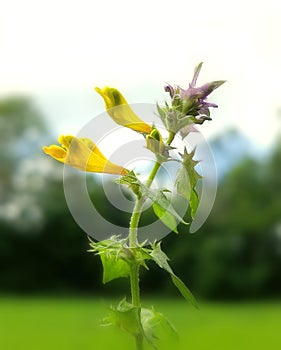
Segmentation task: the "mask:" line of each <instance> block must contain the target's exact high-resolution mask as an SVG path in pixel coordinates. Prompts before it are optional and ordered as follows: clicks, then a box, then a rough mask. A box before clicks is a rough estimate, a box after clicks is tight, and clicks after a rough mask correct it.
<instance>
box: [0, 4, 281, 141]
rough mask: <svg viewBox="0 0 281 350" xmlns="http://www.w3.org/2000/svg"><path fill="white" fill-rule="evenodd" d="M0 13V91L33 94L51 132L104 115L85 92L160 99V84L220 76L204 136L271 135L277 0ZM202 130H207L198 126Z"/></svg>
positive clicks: (279, 14) (277, 94) (279, 59)
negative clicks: (106, 90)
mask: <svg viewBox="0 0 281 350" xmlns="http://www.w3.org/2000/svg"><path fill="white" fill-rule="evenodd" d="M1 7H2V8H1V12H0V50H1V51H0V94H1V96H7V95H13V94H24V95H30V96H32V97H34V98H35V100H36V102H37V103H38V105H39V107H40V108H41V109H42V110H43V113H44V115H45V116H46V118H47V120H48V123H49V126H50V128H51V129H52V130H53V131H54V133H76V132H78V131H79V130H80V128H82V127H83V126H84V125H85V124H86V123H87V122H88V121H89V119H91V118H93V117H94V116H95V115H98V114H100V113H102V112H103V111H104V105H103V101H102V100H101V98H100V96H98V95H97V93H95V92H94V90H93V87H94V86H99V87H103V86H105V85H109V86H114V87H117V88H118V89H120V90H121V91H122V92H123V94H124V95H125V96H126V98H127V100H128V101H129V102H130V103H155V102H157V101H163V99H164V98H165V93H164V92H163V86H164V85H165V83H167V82H169V83H171V84H178V85H181V86H182V87H186V88H187V87H188V83H189V82H190V81H191V79H192V75H193V70H194V67H195V66H196V65H197V64H198V63H199V62H201V61H203V62H204V65H203V68H202V71H201V73H200V77H199V84H200V83H205V82H208V81H212V80H220V79H223V80H227V83H226V84H225V85H223V86H222V87H221V88H219V89H218V90H216V91H215V92H214V93H213V94H212V96H211V97H210V101H212V102H216V103H217V104H218V105H219V109H217V110H214V113H213V122H211V123H208V124H204V131H203V132H204V133H205V134H206V137H210V136H213V135H216V134H217V133H221V132H224V130H226V129H227V128H230V127H236V128H238V129H239V130H240V131H241V132H242V133H243V134H244V135H246V136H247V137H249V138H250V139H251V140H252V141H253V142H255V143H256V144H257V145H258V146H259V147H261V148H266V147H268V146H270V145H272V143H273V142H274V140H275V139H276V137H277V134H278V131H280V117H279V119H278V113H279V114H280V110H281V40H280V33H281V2H280V1H279V0H266V1H264V0H255V1H254V0H253V1H252V0H248V1H246V0H236V1H223V0H212V1H209V0H201V1H184V0H174V1H166V0H162V1H160V0H154V1H152V0H142V1H134V0H131V1H129V0H118V1H114V0H107V1H95V0H92V1H89V0H79V1H71V0H67V1H66V0H56V1H53V0H48V1H40V0H25V1H20V0H9V1H7V0H6V1H3V2H2V6H1ZM205 125H206V126H205Z"/></svg>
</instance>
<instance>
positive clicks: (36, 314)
mask: <svg viewBox="0 0 281 350" xmlns="http://www.w3.org/2000/svg"><path fill="white" fill-rule="evenodd" d="M108 303H109V302H108V301H106V300H103V299H99V298H97V299H79V298H77V299H75V298H73V299H63V298H62V299H60V298H57V299H47V298H37V299H35V298H34V299H28V298H0V349H1V350H2V349H3V350H25V349H28V350H47V349H48V350H51V349H52V350H80V349H81V350H90V349H91V350H108V349H114V350H119V349H122V350H134V342H133V339H131V338H130V336H129V335H127V334H126V333H125V332H123V331H121V330H117V329H115V328H111V327H100V326H98V321H99V320H100V319H101V318H102V317H103V316H104V315H106V313H107V306H108ZM152 303H153V304H154V305H155V308H156V310H158V311H160V312H162V313H164V314H165V316H167V317H168V319H169V320H170V321H171V322H172V323H173V325H174V326H175V327H176V328H177V330H178V332H179V335H180V342H179V344H178V345H173V346H172V345H170V346H169V345H168V346H167V345H166V346H165V349H192V350H201V349H202V350H203V349H204V350H206V349H208V350H212V349H214V350H234V349H235V350H237V349H239V350H244V349H245V350H246V349H247V350H251V349H255V350H259V349H270V350H271V349H278V348H279V347H280V344H281V332H280V330H281V328H280V327H281V302H263V303H223V304H222V303H201V304H200V310H199V311H198V310H195V309H193V308H192V307H191V306H189V305H188V304H187V303H185V302H184V301H179V300H176V301H173V300H160V301H157V300H153V299H151V300H146V301H145V302H144V304H145V305H144V306H150V305H151V304H152Z"/></svg>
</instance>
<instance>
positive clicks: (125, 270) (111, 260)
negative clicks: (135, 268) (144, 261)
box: [100, 252, 130, 284]
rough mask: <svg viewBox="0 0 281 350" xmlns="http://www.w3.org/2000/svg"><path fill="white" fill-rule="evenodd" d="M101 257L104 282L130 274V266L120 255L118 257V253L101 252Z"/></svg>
mask: <svg viewBox="0 0 281 350" xmlns="http://www.w3.org/2000/svg"><path fill="white" fill-rule="evenodd" d="M100 257H101V261H102V266H103V279H102V282H103V283H104V284H105V283H107V282H110V281H112V280H114V279H116V278H120V277H129V276H130V266H129V264H128V262H127V261H126V260H124V259H123V258H121V257H120V256H119V257H118V256H117V255H116V254H112V253H106V252H104V253H101V254H100Z"/></svg>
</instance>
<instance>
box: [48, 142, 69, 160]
mask: <svg viewBox="0 0 281 350" xmlns="http://www.w3.org/2000/svg"><path fill="white" fill-rule="evenodd" d="M43 151H44V152H45V153H46V154H48V155H49V156H51V157H53V158H54V159H56V160H58V161H59V162H62V163H64V162H65V158H66V151H65V149H63V148H62V147H60V146H57V145H51V146H49V147H47V146H44V147H43Z"/></svg>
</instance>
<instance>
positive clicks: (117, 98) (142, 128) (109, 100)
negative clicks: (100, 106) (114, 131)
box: [95, 86, 152, 134]
mask: <svg viewBox="0 0 281 350" xmlns="http://www.w3.org/2000/svg"><path fill="white" fill-rule="evenodd" d="M95 90H96V92H98V93H99V94H100V95H101V97H102V98H103V99H104V102H105V107H106V110H107V113H108V114H109V116H110V117H111V118H112V119H113V120H114V121H115V122H116V123H117V124H119V125H122V126H125V127H127V128H130V129H133V130H135V131H138V132H141V133H144V134H149V133H150V131H151V129H152V127H151V126H150V125H148V124H146V123H145V122H144V121H143V120H141V119H140V118H139V117H138V116H137V115H136V114H135V112H134V111H133V110H132V109H131V107H130V106H129V104H128V102H127V101H126V99H125V97H124V96H123V95H122V94H121V92H120V91H118V90H117V89H115V88H111V87H108V86H106V87H104V88H103V89H100V88H98V87H96V88H95Z"/></svg>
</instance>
